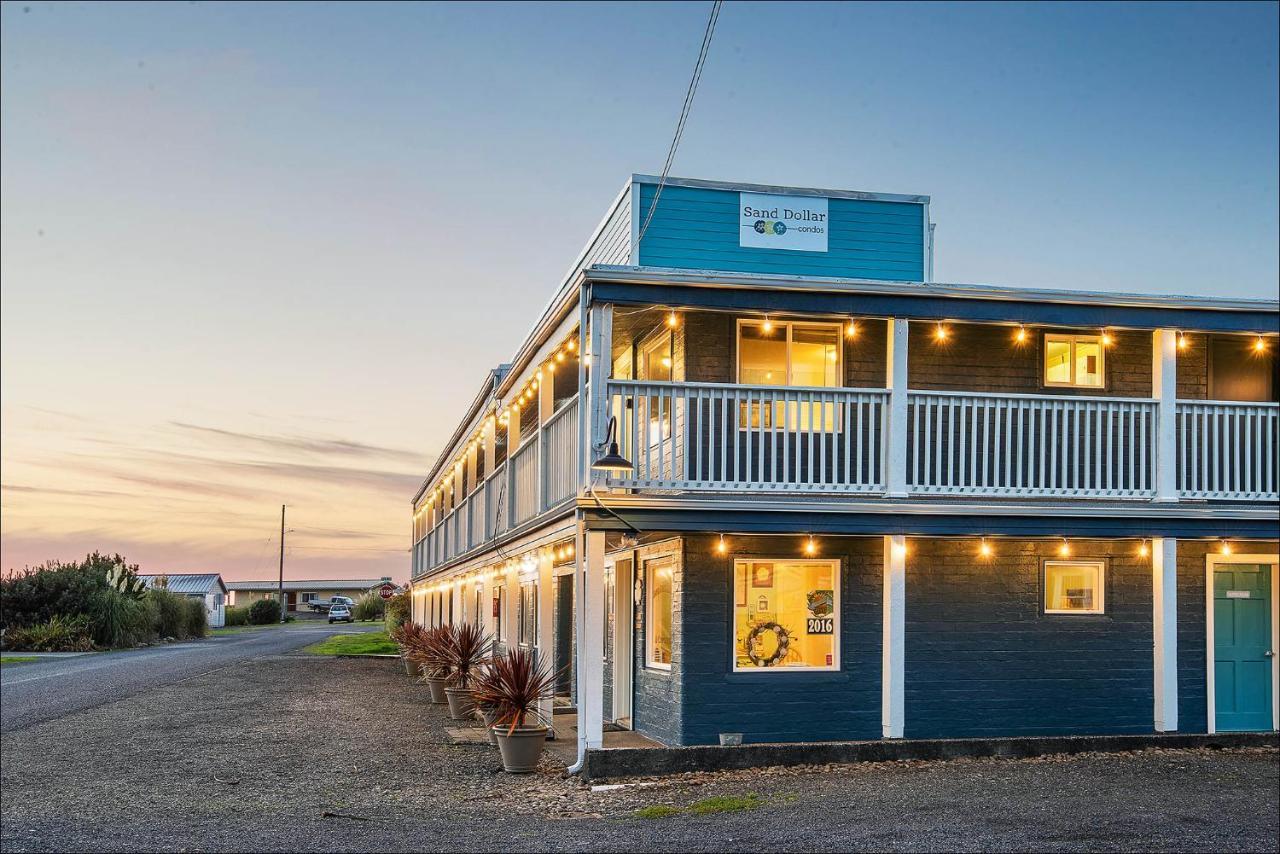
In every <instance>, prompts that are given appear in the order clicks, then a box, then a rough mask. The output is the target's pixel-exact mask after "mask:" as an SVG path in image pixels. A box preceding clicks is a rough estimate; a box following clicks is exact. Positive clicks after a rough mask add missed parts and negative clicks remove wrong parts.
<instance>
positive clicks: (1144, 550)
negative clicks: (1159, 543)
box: [1138, 540, 1151, 557]
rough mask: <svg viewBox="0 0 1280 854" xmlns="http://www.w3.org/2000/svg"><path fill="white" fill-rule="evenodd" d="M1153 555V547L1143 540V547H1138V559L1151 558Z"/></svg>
mask: <svg viewBox="0 0 1280 854" xmlns="http://www.w3.org/2000/svg"><path fill="white" fill-rule="evenodd" d="M1150 555H1151V546H1149V545H1147V541H1146V540H1143V541H1142V545H1140V546H1138V557H1149V556H1150Z"/></svg>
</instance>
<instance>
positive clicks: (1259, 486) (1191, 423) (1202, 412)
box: [1177, 400, 1280, 501]
mask: <svg viewBox="0 0 1280 854" xmlns="http://www.w3.org/2000/svg"><path fill="white" fill-rule="evenodd" d="M1278 422H1280V404H1276V403H1233V402H1224V401H1217V400H1203V401H1201V400H1197V401H1191V400H1180V401H1178V421H1177V425H1178V426H1177V433H1178V491H1179V493H1180V494H1181V495H1184V496H1187V497H1192V498H1220V499H1236V500H1257V499H1270V500H1273V501H1274V500H1275V499H1276V498H1277V497H1278V493H1280V478H1277V472H1276V466H1277V464H1278V463H1280V459H1278V457H1277V450H1276V443H1277V440H1280V430H1278V426H1280V423H1278Z"/></svg>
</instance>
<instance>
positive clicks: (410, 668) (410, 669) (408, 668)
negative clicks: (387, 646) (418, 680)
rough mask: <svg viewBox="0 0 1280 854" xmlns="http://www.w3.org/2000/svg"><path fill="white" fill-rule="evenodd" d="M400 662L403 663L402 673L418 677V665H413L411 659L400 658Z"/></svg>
mask: <svg viewBox="0 0 1280 854" xmlns="http://www.w3.org/2000/svg"><path fill="white" fill-rule="evenodd" d="M400 660H401V661H402V662H404V672H405V675H407V676H418V675H419V673H418V665H416V664H414V663H413V659H411V658H408V657H406V656H403V655H402V656H400Z"/></svg>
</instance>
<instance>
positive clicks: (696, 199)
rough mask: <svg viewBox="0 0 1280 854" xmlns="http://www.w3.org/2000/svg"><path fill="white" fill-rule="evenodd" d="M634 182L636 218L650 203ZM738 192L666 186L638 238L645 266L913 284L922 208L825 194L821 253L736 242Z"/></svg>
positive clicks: (648, 190)
mask: <svg viewBox="0 0 1280 854" xmlns="http://www.w3.org/2000/svg"><path fill="white" fill-rule="evenodd" d="M655 189H656V186H655V185H653V184H641V185H640V199H641V206H640V221H641V222H644V220H645V217H646V216H647V215H648V212H649V207H650V205H652V203H653V196H654V190H655ZM738 210H739V209H738V192H737V191H735V190H711V189H702V188H694V187H678V186H667V187H665V188H663V191H662V197H661V198H660V199H659V200H658V207H657V211H656V212H655V213H654V215H653V220H652V222H650V224H649V228H648V230H647V231H646V232H645V235H644V240H643V241H641V244H640V252H639V256H640V257H639V260H638V261H635V262H634V263H638V264H643V265H645V266H650V267H683V268H686V269H692V270H730V271H734V272H741V273H790V274H795V275H808V276H833V277H844V278H857V279H886V280H900V281H914V282H919V281H923V279H924V260H923V259H924V206H923V205H921V204H917V203H913V202H882V201H863V200H859V199H831V200H830V201H829V203H828V206H827V211H828V214H829V217H830V228H829V232H828V237H827V251H826V252H797V251H793V250H783V249H758V248H750V247H742V246H739V245H738V243H739V231H738V222H739V219H738Z"/></svg>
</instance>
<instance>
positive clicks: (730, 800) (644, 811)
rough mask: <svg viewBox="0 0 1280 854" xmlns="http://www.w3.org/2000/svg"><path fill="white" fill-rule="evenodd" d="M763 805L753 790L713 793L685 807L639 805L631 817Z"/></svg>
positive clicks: (726, 809) (714, 810) (733, 809)
mask: <svg viewBox="0 0 1280 854" xmlns="http://www.w3.org/2000/svg"><path fill="white" fill-rule="evenodd" d="M762 806H764V801H762V800H761V799H760V796H759V795H757V794H756V793H755V792H751V793H749V794H746V795H715V796H713V797H710V798H703V799H702V800H700V801H694V802H693V803H691V804H689V806H687V807H685V808H683V809H682V808H680V807H676V806H672V805H670V804H654V805H652V806H648V807H641V808H640V809H638V810H636V811H635V812H634V813H632V814H631V815H632V817H633V818H670V817H671V816H673V815H680V814H681V813H688V814H689V815H715V814H717V813H722V812H742V811H744V810H753V809H756V808H757V807H762Z"/></svg>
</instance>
